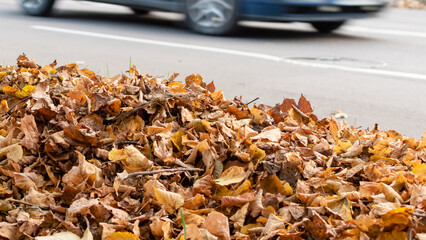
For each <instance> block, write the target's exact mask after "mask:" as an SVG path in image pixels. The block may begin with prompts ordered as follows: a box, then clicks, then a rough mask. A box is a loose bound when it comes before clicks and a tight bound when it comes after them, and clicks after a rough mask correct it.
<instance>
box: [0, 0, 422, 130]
mask: <svg viewBox="0 0 426 240" xmlns="http://www.w3.org/2000/svg"><path fill="white" fill-rule="evenodd" d="M0 6H1V7H0V29H1V31H0V64H2V63H3V62H5V63H7V64H10V65H12V64H15V59H16V57H17V56H18V55H19V54H21V53H23V52H24V53H26V54H27V55H28V56H29V57H31V58H34V59H35V60H36V61H37V62H38V63H40V64H48V63H50V62H52V61H53V60H55V59H57V60H58V63H59V64H66V63H70V62H76V61H78V62H80V63H81V64H82V66H85V67H89V68H90V69H92V70H94V71H95V72H97V73H99V74H103V75H106V74H107V69H108V70H109V75H110V76H112V75H115V74H118V73H121V72H122V71H125V70H126V69H127V68H128V65H129V60H130V58H131V61H132V64H135V65H136V66H138V68H139V69H140V71H141V72H143V73H150V74H152V75H159V76H167V75H169V74H172V73H173V72H178V73H180V74H181V77H180V78H179V79H181V80H183V79H184V76H186V75H189V74H192V73H199V74H201V75H202V76H203V77H204V79H205V81H206V82H210V81H214V82H215V85H216V87H217V88H218V89H223V90H224V92H225V95H226V97H227V98H233V97H234V96H242V98H243V99H244V100H246V101H250V100H252V99H254V98H256V97H259V98H260V99H259V100H258V101H257V102H256V103H265V104H269V105H273V104H275V103H279V102H281V101H282V99H283V98H284V97H287V98H298V97H299V96H300V94H301V93H303V94H304V95H305V96H306V97H307V98H308V100H310V101H311V104H312V105H313V107H314V111H315V113H316V114H317V115H318V116H319V117H325V116H327V115H329V114H330V113H331V112H332V111H333V110H340V111H342V112H344V113H346V114H348V115H349V118H348V119H346V121H347V122H348V123H349V124H351V125H354V126H360V127H362V128H367V127H369V128H372V127H373V126H374V124H375V123H379V125H380V127H381V129H393V130H396V131H398V132H400V133H403V134H405V135H408V136H412V137H421V136H423V133H422V132H423V131H426V120H425V119H426V109H425V106H426V94H425V92H426V67H425V66H426V41H425V40H426V25H425V24H424V23H425V22H426V11H421V10H404V9H388V10H387V11H386V12H384V13H383V14H381V16H379V17H377V18H373V19H363V20H354V21H352V22H350V23H349V24H348V25H347V26H346V27H344V28H342V29H341V30H339V31H338V32H336V33H334V34H330V35H323V34H317V33H316V32H315V31H314V30H313V29H312V28H311V27H310V26H309V25H307V24H302V23H295V24H276V23H253V22H244V23H242V28H241V31H240V33H239V35H237V36H233V37H209V36H202V35H197V34H194V33H191V32H189V31H188V30H186V29H185V28H184V26H183V23H182V16H180V15H177V14H166V13H152V14H149V15H147V16H143V17H137V16H134V15H132V14H131V12H130V11H129V10H128V9H127V8H124V7H118V6H110V5H105V4H95V3H89V2H73V1H60V2H59V3H58V4H57V6H56V8H55V12H54V14H53V16H51V17H48V18H39V17H30V16H26V15H23V14H22V12H21V10H20V9H19V7H18V6H17V3H16V2H15V1H12V0H0ZM194 46H195V47H194ZM256 54H257V55H256ZM300 58H305V60H303V59H300ZM314 58H318V59H317V60H313V59H314ZM277 59H282V60H277ZM292 59H297V61H296V62H292V61H290V60H292ZM321 59H322V60H321ZM339 59H340V61H338V60H339Z"/></svg>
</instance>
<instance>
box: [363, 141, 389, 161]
mask: <svg viewBox="0 0 426 240" xmlns="http://www.w3.org/2000/svg"><path fill="white" fill-rule="evenodd" d="M368 152H369V153H371V154H373V156H371V157H373V158H387V157H389V155H390V154H391V152H392V150H391V149H390V147H389V141H380V142H379V143H377V144H376V145H374V146H373V147H372V148H370V149H368ZM371 157H370V158H371Z"/></svg>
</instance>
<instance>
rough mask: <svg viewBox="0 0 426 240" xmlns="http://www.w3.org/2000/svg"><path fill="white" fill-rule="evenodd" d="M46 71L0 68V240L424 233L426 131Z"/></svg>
mask: <svg viewBox="0 0 426 240" xmlns="http://www.w3.org/2000/svg"><path fill="white" fill-rule="evenodd" d="M55 65H56V62H55V63H52V64H50V65H46V66H44V67H40V66H38V65H36V64H35V63H34V61H33V60H29V59H28V58H26V57H25V56H20V57H19V58H18V64H17V66H8V67H0V88H1V94H0V98H1V106H0V115H1V118H0V173H1V174H0V199H1V200H0V238H5V239H25V238H32V237H36V239H40V240H41V239H45V240H52V239H80V238H81V237H82V238H83V239H86V240H87V239H109V240H113V239H171V238H174V239H194V240H198V239H207V240H213V239H219V240H228V239H240V240H242V239H280V240H284V239H285V240H287V239H407V238H408V239H425V237H426V234H425V232H426V220H425V215H426V214H425V210H426V186H425V183H426V164H425V161H426V136H425V137H423V138H422V139H413V138H409V137H404V136H402V135H400V134H398V133H396V132H395V131H379V130H377V129H374V130H372V131H367V130H359V129H355V128H353V127H350V126H347V125H346V124H345V123H344V122H336V121H335V120H334V119H332V118H326V119H322V120H318V119H317V118H316V117H315V115H313V113H312V109H311V106H310V104H309V102H308V101H307V100H306V99H305V98H304V97H303V96H302V97H301V98H300V100H299V102H298V103H296V102H295V101H294V100H291V99H285V100H284V101H283V103H282V104H278V105H276V106H275V107H270V106H265V105H257V106H254V107H252V108H249V107H248V106H247V104H245V103H243V102H241V100H239V99H234V100H233V101H228V100H225V99H224V97H223V93H222V91H216V90H215V87H214V84H213V83H210V84H206V83H204V82H203V81H202V78H201V77H200V76H199V75H191V76H188V77H186V79H185V83H181V82H178V81H175V78H176V76H177V75H176V74H175V75H173V76H172V77H171V78H169V79H159V78H155V77H152V76H150V75H142V74H140V73H139V71H138V70H137V69H136V68H135V67H133V68H131V69H130V70H129V74H123V75H119V76H116V77H113V78H109V77H102V76H97V75H95V74H94V73H93V72H92V71H90V70H88V69H79V68H78V66H77V65H75V64H69V65H66V66H62V67H58V68H56V66H55ZM43 236H45V237H43Z"/></svg>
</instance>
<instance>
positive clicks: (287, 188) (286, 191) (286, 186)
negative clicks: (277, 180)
mask: <svg viewBox="0 0 426 240" xmlns="http://www.w3.org/2000/svg"><path fill="white" fill-rule="evenodd" d="M284 195H287V196H288V195H293V188H291V186H290V184H289V183H288V182H286V183H284Z"/></svg>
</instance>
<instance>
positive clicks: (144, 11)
mask: <svg viewBox="0 0 426 240" xmlns="http://www.w3.org/2000/svg"><path fill="white" fill-rule="evenodd" d="M132 11H133V12H134V13H135V14H136V15H146V14H148V13H149V11H148V10H146V9H140V8H132Z"/></svg>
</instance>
